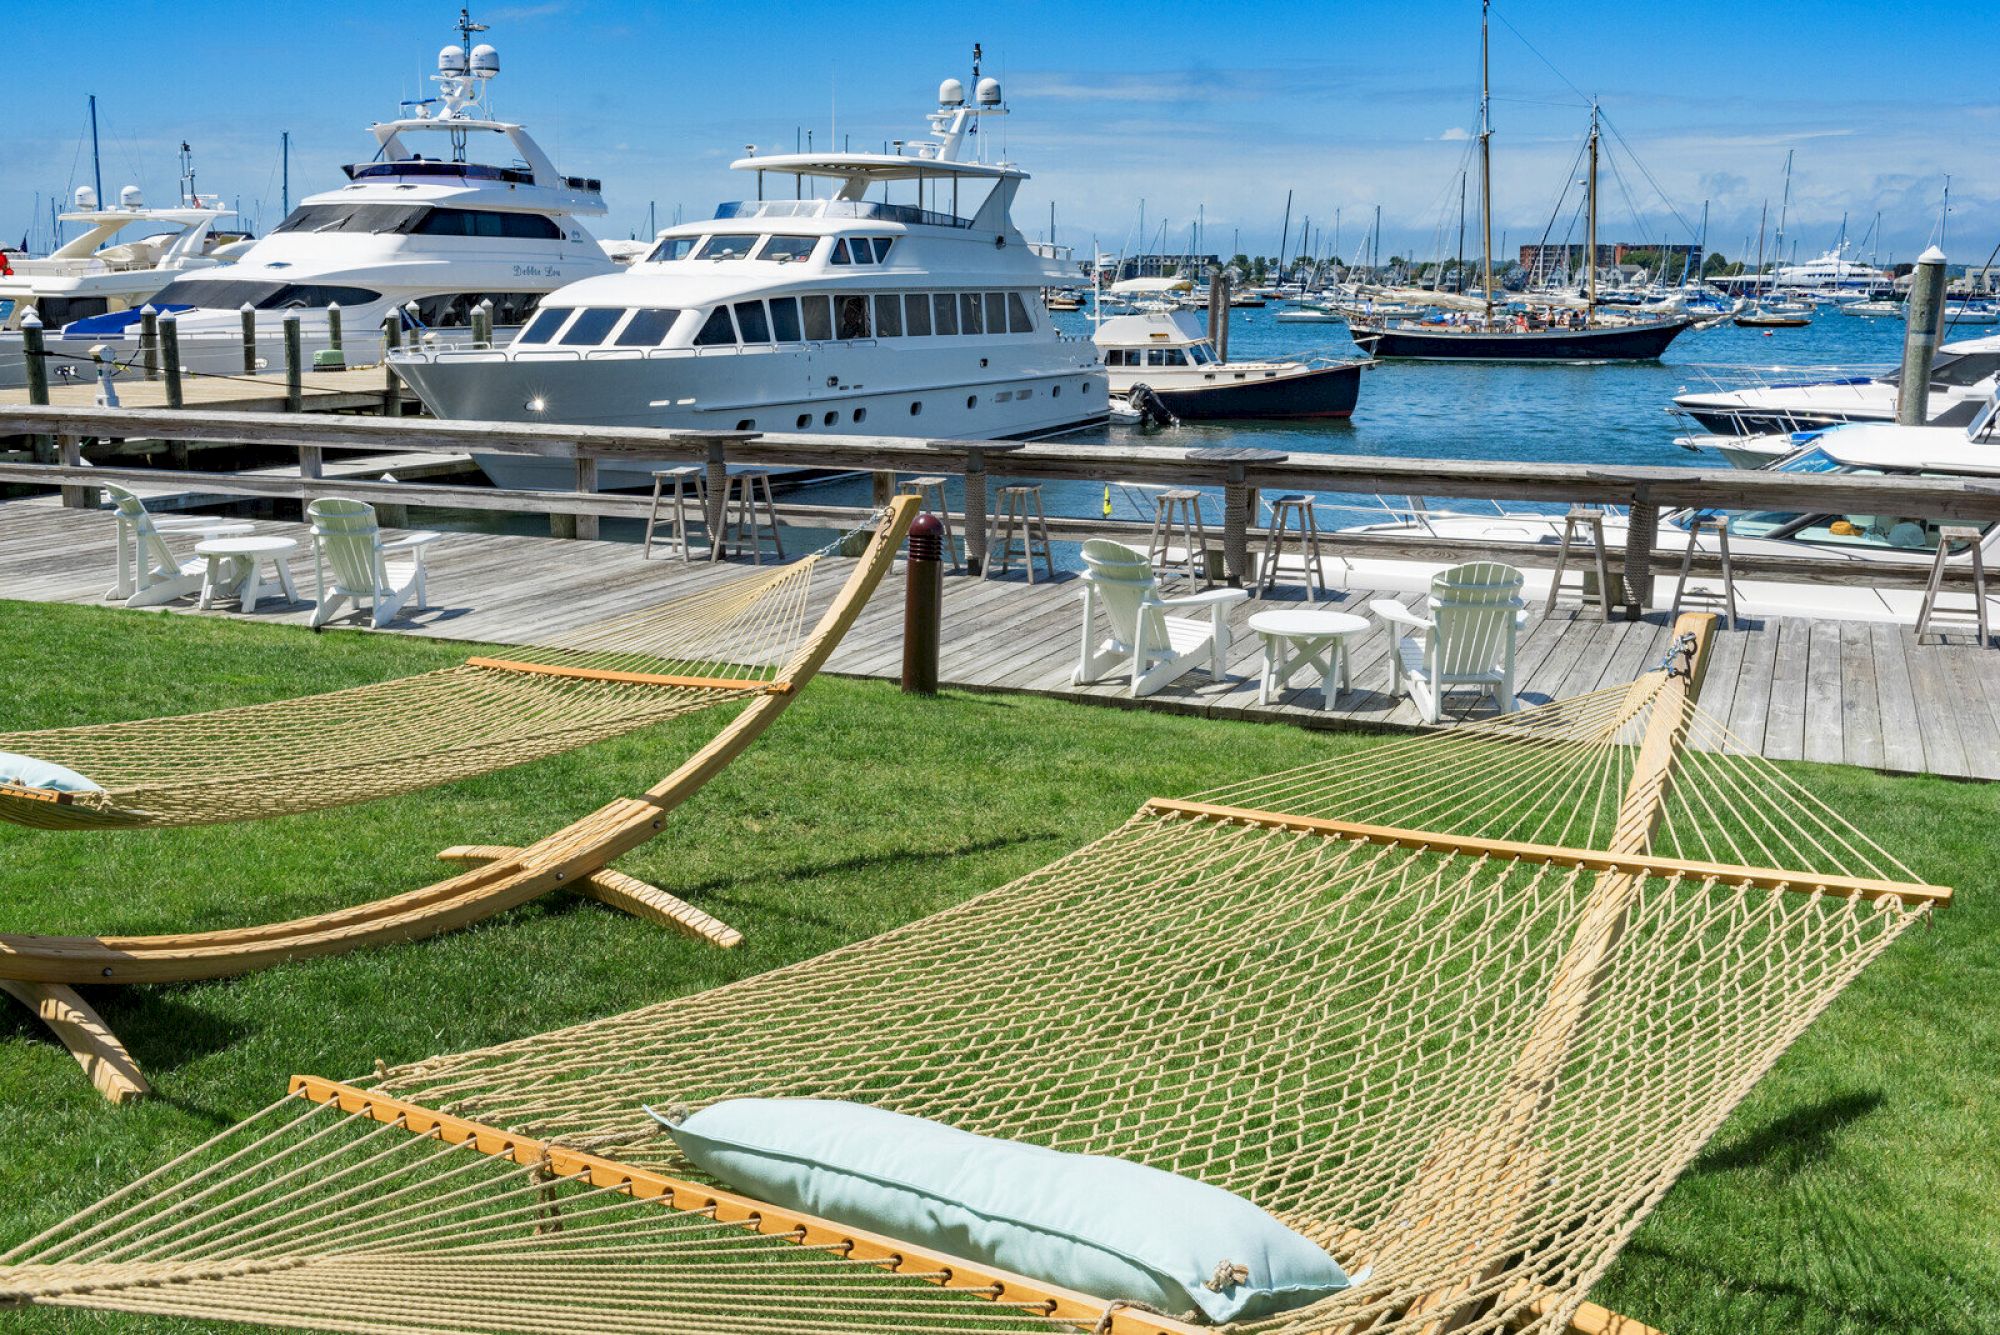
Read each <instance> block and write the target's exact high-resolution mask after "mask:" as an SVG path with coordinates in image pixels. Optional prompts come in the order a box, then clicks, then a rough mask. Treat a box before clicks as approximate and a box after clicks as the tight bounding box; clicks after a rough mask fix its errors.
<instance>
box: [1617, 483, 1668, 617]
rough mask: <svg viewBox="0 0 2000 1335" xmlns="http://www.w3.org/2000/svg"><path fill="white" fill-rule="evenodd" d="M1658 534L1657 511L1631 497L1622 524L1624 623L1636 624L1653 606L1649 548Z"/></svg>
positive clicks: (1641, 495)
mask: <svg viewBox="0 0 2000 1335" xmlns="http://www.w3.org/2000/svg"><path fill="white" fill-rule="evenodd" d="M1659 531H1660V507H1659V506H1657V505H1655V504H1653V503H1652V502H1651V501H1649V500H1647V499H1646V498H1645V493H1644V492H1643V491H1642V492H1640V493H1638V494H1637V495H1635V496H1634V497H1633V499H1632V504H1631V506H1630V508H1629V510H1628V512H1627V516H1626V520H1625V619H1626V620H1627V621H1637V620H1638V619H1639V618H1640V617H1643V616H1644V615H1646V609H1647V608H1649V607H1651V606H1652V605H1653V544H1654V542H1655V541H1657V539H1658V536H1659Z"/></svg>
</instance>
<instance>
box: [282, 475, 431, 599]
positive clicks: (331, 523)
mask: <svg viewBox="0 0 2000 1335" xmlns="http://www.w3.org/2000/svg"><path fill="white" fill-rule="evenodd" d="M306 517H307V518H308V519H310V520H311V521H312V538H313V574H314V575H315V577H316V578H317V579H318V581H319V605H318V606H317V607H315V608H313V615H312V623H313V625H314V626H316V627H317V626H323V625H325V624H326V623H327V622H329V621H331V620H332V619H333V618H334V617H336V616H338V615H339V614H340V610H341V608H343V607H345V606H347V605H348V604H350V603H351V604H353V605H354V607H355V608H356V609H357V610H358V609H359V608H360V607H361V605H362V604H364V603H365V604H367V605H368V607H369V621H370V624H372V625H373V626H374V627H375V628H376V629H377V630H380V629H381V628H382V627H384V626H386V625H388V624H389V623H390V622H391V621H394V620H395V619H396V614H397V613H398V612H401V611H402V610H403V609H404V608H405V607H423V606H425V605H426V604H425V602H424V548H425V547H427V546H428V545H430V544H431V543H433V542H436V541H437V540H438V539H439V538H441V537H443V536H444V535H443V534H442V533H412V534H411V535H410V536H409V537H407V538H402V539H399V540H397V541H395V542H384V541H382V528H381V525H379V524H378V523H376V521H375V507H374V506H372V505H368V504H366V503H365V502H362V501H350V500H344V499H340V498H337V497H328V498H326V499H322V500H317V501H314V502H313V503H312V504H311V505H309V506H307V507H306ZM400 553H408V554H409V558H410V559H409V560H407V561H397V560H391V559H390V557H391V556H392V555H396V554H400ZM329 569H330V570H331V574H332V579H331V580H329V579H328V573H329Z"/></svg>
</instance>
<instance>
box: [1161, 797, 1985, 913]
mask: <svg viewBox="0 0 2000 1335" xmlns="http://www.w3.org/2000/svg"><path fill="white" fill-rule="evenodd" d="M1142 810H1145V811H1151V812H1155V813H1158V814H1160V815H1169V816H1188V817H1194V818H1197V819H1202V820H1213V821H1217V822H1222V823H1226V824H1234V825H1255V826H1261V827H1263V828H1266V829H1274V830H1290V831H1293V832H1294V833H1298V834H1312V835H1322V836H1326V837H1329V838H1336V839H1357V840H1360V841H1362V842H1364V843H1370V844H1384V845H1389V846H1393V847H1397V848H1412V849H1423V850H1427V851H1430V852H1436V853H1464V854H1469V855H1471V856H1473V857H1491V858H1500V859H1504V860H1506V861H1510V862H1535V863H1547V864H1550V865H1554V866H1559V867H1580V868H1583V869H1584V870H1587V871H1600V872H1617V873H1623V874H1628V875H1640V876H1658V877H1670V876H1672V877H1681V878H1683V879H1690V880H1703V881H1706V880H1715V881H1720V882H1722V883H1724V884H1727V885H1735V886H1743V887H1746V888H1752V889H1760V890H1790V891H1794V892H1796V893H1800V894H1826V895H1833V896H1836V897H1839V898H1843V899H1845V898H1850V897H1858V898H1861V899H1869V900H1874V899H1884V898H1889V897H1892V896H1893V897H1895V898H1897V899H1901V900H1903V901H1904V902H1906V903H1923V904H1935V905H1938V906H1940V907H1942V906H1944V905H1946V904H1949V903H1950V902H1951V893H1952V892H1951V889H1950V887H1949V886H1942V885H1924V884H1920V883H1917V882H1906V881H1883V880H1876V879H1872V878H1868V877H1860V876H1840V875H1833V874H1829V873H1825V872H1816V871H1783V870H1778V869H1774V868H1769V867H1745V866H1737V865H1735V864H1732V863H1726V862H1697V861H1692V860H1689V859H1686V858H1669V857H1659V856H1656V855H1653V854H1649V853H1605V852H1600V851H1598V850H1596V849H1587V848H1564V847H1560V846H1558V845H1554V844H1531V843H1523V842H1520V841H1517V840H1512V839H1482V838H1478V837H1475V836H1471V835H1458V834H1443V833H1439V832H1437V831H1433V830H1409V829H1403V828H1400V827H1398V826H1393V825H1369V824H1365V823H1362V822H1358V821H1342V820H1329V819H1326V818H1324V817H1319V816H1291V815H1286V814H1284V813H1282V812H1275V811H1259V810H1256V809H1254V808H1250V807H1231V806H1221V805H1217V804H1215V803H1212V802H1190V801H1186V800H1183V799H1180V798H1172V797H1154V798H1149V799H1147V801H1146V804H1145V806H1144V807H1143V808H1142Z"/></svg>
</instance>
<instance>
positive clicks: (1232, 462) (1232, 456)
mask: <svg viewBox="0 0 2000 1335" xmlns="http://www.w3.org/2000/svg"><path fill="white" fill-rule="evenodd" d="M1286 457H1287V456H1286V455H1285V454H1283V453H1282V452H1280V451H1278V450H1260V449H1256V448H1253V447H1249V446H1237V445H1224V446H1217V447H1214V448H1211V449H1204V450H1189V451H1188V452H1187V459H1188V462H1189V463H1203V464H1221V465H1223V467H1224V469H1225V470H1226V471H1225V472H1224V474H1223V484H1222V560H1223V567H1224V570H1225V572H1226V573H1227V575H1228V579H1229V584H1230V587H1232V588H1238V589H1240V588H1242V587H1243V586H1244V585H1246V584H1248V583H1249V582H1250V505H1251V497H1252V495H1253V494H1254V490H1253V488H1252V487H1251V485H1250V465H1252V464H1278V463H1283V462H1284V461H1285V459H1286Z"/></svg>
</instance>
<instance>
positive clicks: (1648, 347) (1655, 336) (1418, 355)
mask: <svg viewBox="0 0 2000 1335" xmlns="http://www.w3.org/2000/svg"><path fill="white" fill-rule="evenodd" d="M1490 9H1491V0H1482V2H1481V4H1480V7H1479V253H1480V263H1481V272H1482V276H1483V283H1482V288H1481V302H1480V306H1479V309H1478V310H1476V311H1472V312H1466V313H1465V314H1464V316H1463V317H1462V318H1460V319H1457V320H1454V321H1452V322H1444V321H1431V320H1403V321H1367V320H1351V321H1350V322H1349V324H1348V330H1349V332H1350V333H1351V334H1352V336H1353V338H1354V341H1355V342H1356V343H1357V344H1359V345H1360V346H1361V348H1362V350H1363V351H1365V352H1367V353H1369V354H1370V355H1371V356H1374V357H1378V358H1410V359H1414V360H1422V361H1491V362H1614V361H1653V360H1655V359H1657V358H1658V357H1659V356H1660V354H1661V353H1663V352H1665V351H1666V349H1667V345H1668V344H1669V343H1672V342H1673V341H1674V339H1675V338H1677V337H1679V336H1680V335H1681V334H1682V333H1684V332H1686V331H1687V330H1688V329H1689V328H1690V327H1692V326H1693V324H1694V319H1693V317H1691V316H1687V315H1678V314H1677V315H1673V316H1669V317H1666V318H1660V319H1643V318H1630V317H1621V316H1610V317H1606V316H1604V315H1602V314H1600V313H1599V311H1598V300H1597V158H1598V116H1597V108H1596V107H1595V106H1594V105H1593V106H1592V107H1591V110H1590V144H1589V153H1590V176H1589V196H1588V206H1589V207H1588V211H1589V236H1588V239H1587V240H1586V243H1585V247H1584V254H1585V262H1584V272H1585V274H1586V275H1587V284H1586V297H1585V301H1584V303H1583V309H1582V310H1581V311H1578V312H1575V313H1573V314H1571V313H1567V312H1566V313H1564V314H1563V315H1562V316H1558V317H1554V318H1551V317H1547V316H1544V315H1542V314H1540V313H1537V312H1522V313H1517V314H1513V315H1508V314H1506V313H1504V312H1503V311H1501V310H1499V309H1498V303H1496V301H1495V299H1494V298H1495V292H1496V288H1495V284H1494V278H1493V119H1492V114H1491V111H1492V101H1493V82H1492V77H1491V76H1492V59H1491V50H1492V46H1491V39H1490V35H1489V13H1488V11H1489V10H1490ZM1572 320H1573V322H1571V321H1572Z"/></svg>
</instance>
